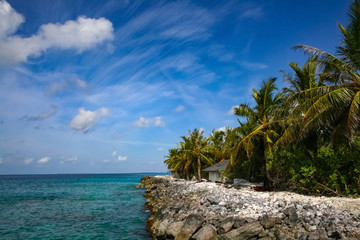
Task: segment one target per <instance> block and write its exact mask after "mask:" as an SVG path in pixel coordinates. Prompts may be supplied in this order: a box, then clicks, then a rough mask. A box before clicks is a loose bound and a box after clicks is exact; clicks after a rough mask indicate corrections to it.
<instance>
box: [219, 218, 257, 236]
mask: <svg viewBox="0 0 360 240" xmlns="http://www.w3.org/2000/svg"><path fill="white" fill-rule="evenodd" d="M262 231H263V228H262V226H261V225H260V223H259V222H252V223H248V224H245V225H243V226H241V227H240V228H237V229H234V230H231V231H230V232H228V233H225V234H222V235H219V239H221V240H235V239H236V240H242V239H250V238H252V237H255V236H257V235H258V234H259V233H261V232H262Z"/></svg>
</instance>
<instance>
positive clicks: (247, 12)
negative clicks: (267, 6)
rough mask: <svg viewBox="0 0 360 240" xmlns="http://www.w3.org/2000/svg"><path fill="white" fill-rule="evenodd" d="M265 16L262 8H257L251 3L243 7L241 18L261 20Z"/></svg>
mask: <svg viewBox="0 0 360 240" xmlns="http://www.w3.org/2000/svg"><path fill="white" fill-rule="evenodd" d="M263 16H264V10H263V8H262V7H261V6H256V5H254V4H251V3H245V4H243V6H242V9H241V14H240V16H239V17H240V18H251V19H259V18H262V17H263Z"/></svg>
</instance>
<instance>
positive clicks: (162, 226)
mask: <svg viewBox="0 0 360 240" xmlns="http://www.w3.org/2000/svg"><path fill="white" fill-rule="evenodd" d="M169 223H170V220H169V219H165V220H164V221H162V222H159V224H158V225H157V226H156V229H154V231H155V234H156V236H157V237H158V238H160V237H163V236H165V234H166V229H167V228H168V226H169Z"/></svg>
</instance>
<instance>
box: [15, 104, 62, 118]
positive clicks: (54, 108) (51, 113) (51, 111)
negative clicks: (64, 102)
mask: <svg viewBox="0 0 360 240" xmlns="http://www.w3.org/2000/svg"><path fill="white" fill-rule="evenodd" d="M56 113H57V106H55V105H51V106H50V109H49V110H47V111H46V112H43V113H40V114H39V115H37V116H28V115H25V116H23V117H22V118H21V119H24V120H27V121H42V120H45V119H47V118H49V117H52V116H54V115H55V114H56Z"/></svg>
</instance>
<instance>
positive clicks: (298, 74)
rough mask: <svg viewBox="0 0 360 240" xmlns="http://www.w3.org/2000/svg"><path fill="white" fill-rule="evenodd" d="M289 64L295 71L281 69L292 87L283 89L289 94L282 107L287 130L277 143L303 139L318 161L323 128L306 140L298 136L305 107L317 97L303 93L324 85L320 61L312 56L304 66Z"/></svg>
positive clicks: (284, 143) (285, 79)
mask: <svg viewBox="0 0 360 240" xmlns="http://www.w3.org/2000/svg"><path fill="white" fill-rule="evenodd" d="M289 66H290V67H291V69H292V70H293V72H294V73H286V72H285V71H280V72H281V73H282V74H283V79H284V81H285V82H287V83H288V84H290V87H289V88H284V89H283V90H284V92H287V93H288V94H289V97H288V99H287V101H286V102H285V104H284V106H283V108H282V111H283V113H285V114H283V116H284V115H286V118H284V123H285V124H284V127H285V131H284V133H283V135H282V136H281V137H280V139H279V140H278V141H277V143H276V144H283V145H286V144H288V143H290V142H294V141H297V142H298V141H300V140H303V141H302V142H303V143H305V145H306V147H307V148H308V149H309V150H310V151H311V152H312V154H313V156H314V161H315V162H316V159H317V150H318V149H317V148H318V147H317V142H318V136H319V134H320V133H321V129H316V130H315V131H312V132H311V134H309V135H308V136H307V137H306V139H305V140H304V139H299V138H298V136H299V134H300V131H301V129H302V127H303V116H304V114H305V111H304V109H305V110H306V107H307V108H308V107H310V106H311V104H313V103H314V101H315V99H316V98H314V97H313V96H305V95H303V94H301V93H303V92H304V91H307V90H311V89H314V88H316V87H318V86H321V85H322V84H321V81H319V78H318V73H317V70H318V68H319V63H318V62H317V59H316V57H314V56H310V57H309V58H308V60H307V61H306V62H305V63H304V65H303V66H302V68H300V67H299V66H298V64H297V63H295V62H291V63H289ZM293 96H298V97H293Z"/></svg>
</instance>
